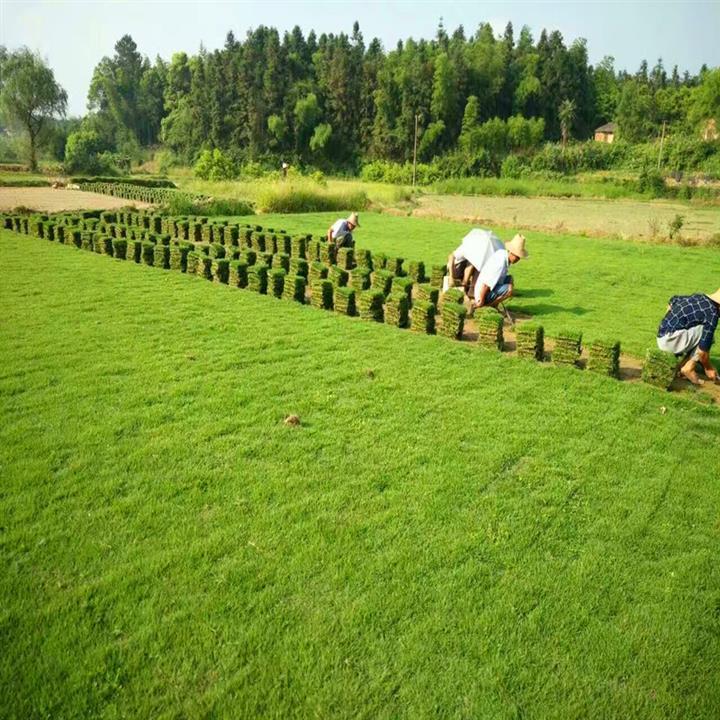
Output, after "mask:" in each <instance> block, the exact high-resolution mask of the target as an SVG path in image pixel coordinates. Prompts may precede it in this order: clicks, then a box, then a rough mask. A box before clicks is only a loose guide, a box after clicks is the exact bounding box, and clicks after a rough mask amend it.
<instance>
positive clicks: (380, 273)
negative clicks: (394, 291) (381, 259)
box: [370, 270, 395, 295]
mask: <svg viewBox="0 0 720 720" xmlns="http://www.w3.org/2000/svg"><path fill="white" fill-rule="evenodd" d="M393 277H395V275H394V274H393V273H391V272H390V271H389V270H375V272H374V273H373V274H372V282H371V284H370V287H371V288H372V289H373V290H379V291H380V292H381V293H382V294H383V295H387V294H388V293H389V292H390V288H391V287H392V281H393Z"/></svg>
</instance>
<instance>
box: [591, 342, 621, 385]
mask: <svg viewBox="0 0 720 720" xmlns="http://www.w3.org/2000/svg"><path fill="white" fill-rule="evenodd" d="M588 353H589V356H588V361H587V369H588V370H591V371H592V372H597V373H600V374H602V375H609V376H610V377H614V378H616V377H618V376H619V375H620V342H619V341H617V340H615V341H612V340H593V342H591V343H590V345H589V347H588Z"/></svg>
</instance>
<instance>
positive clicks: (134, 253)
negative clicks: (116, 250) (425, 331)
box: [83, 233, 142, 263]
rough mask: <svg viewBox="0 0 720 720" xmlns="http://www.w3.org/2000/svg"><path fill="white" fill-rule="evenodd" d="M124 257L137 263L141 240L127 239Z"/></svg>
mask: <svg viewBox="0 0 720 720" xmlns="http://www.w3.org/2000/svg"><path fill="white" fill-rule="evenodd" d="M83 234H84V233H83ZM125 257H126V259H127V260H130V261H131V262H136V263H139V262H140V258H141V257H142V240H128V249H127V255H126V256H125Z"/></svg>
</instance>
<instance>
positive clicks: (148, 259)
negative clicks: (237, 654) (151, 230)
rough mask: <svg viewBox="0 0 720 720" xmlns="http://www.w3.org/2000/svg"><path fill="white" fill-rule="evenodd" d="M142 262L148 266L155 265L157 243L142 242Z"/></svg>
mask: <svg viewBox="0 0 720 720" xmlns="http://www.w3.org/2000/svg"><path fill="white" fill-rule="evenodd" d="M141 242H142V261H143V262H144V263H145V264H146V265H153V264H154V263H155V243H151V242H150V241H149V240H142V241H141Z"/></svg>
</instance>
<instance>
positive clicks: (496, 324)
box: [476, 308, 503, 350]
mask: <svg viewBox="0 0 720 720" xmlns="http://www.w3.org/2000/svg"><path fill="white" fill-rule="evenodd" d="M476 318H477V319H476V323H477V329H478V345H480V346H481V347H486V348H493V349H495V350H502V349H503V319H502V315H501V314H500V313H499V312H498V311H497V310H496V309H495V308H480V309H479V310H478V312H477V314H476Z"/></svg>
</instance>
